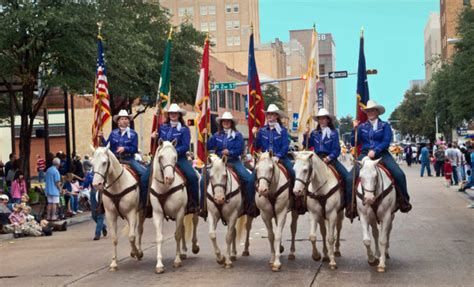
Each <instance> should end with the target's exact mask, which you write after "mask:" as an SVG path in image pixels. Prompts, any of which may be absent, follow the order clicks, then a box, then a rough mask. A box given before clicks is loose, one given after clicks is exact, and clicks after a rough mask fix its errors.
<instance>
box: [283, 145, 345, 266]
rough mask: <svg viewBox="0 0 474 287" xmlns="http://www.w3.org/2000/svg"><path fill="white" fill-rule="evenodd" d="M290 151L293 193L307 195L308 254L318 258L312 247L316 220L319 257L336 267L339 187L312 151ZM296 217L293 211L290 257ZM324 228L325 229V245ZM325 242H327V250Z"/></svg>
mask: <svg viewBox="0 0 474 287" xmlns="http://www.w3.org/2000/svg"><path fill="white" fill-rule="evenodd" d="M294 155H295V166H294V169H295V174H296V180H295V186H294V188H293V193H294V194H295V196H296V197H299V196H304V195H305V196H306V197H307V200H306V205H307V208H308V211H309V218H310V232H309V240H310V241H311V244H312V246H313V253H312V258H313V260H316V261H319V260H320V259H321V255H320V254H319V252H318V249H317V247H316V230H317V225H318V223H319V225H320V228H321V235H322V238H323V253H324V257H323V261H326V260H329V267H330V268H331V269H336V268H337V264H336V260H335V257H336V256H337V257H339V256H341V253H340V251H339V245H340V242H339V241H340V235H341V228H342V221H343V219H344V214H343V211H342V208H343V192H344V191H343V187H342V185H341V183H340V182H339V181H338V179H337V177H336V175H335V174H334V172H333V171H332V170H331V169H330V168H329V167H328V165H327V164H325V163H324V162H323V161H322V160H321V159H320V158H319V156H317V155H315V153H314V152H310V151H303V152H297V153H294ZM297 220H298V213H296V212H295V211H293V212H292V223H291V233H292V234H291V235H292V236H291V253H290V255H289V256H288V258H289V259H294V250H295V233H296V222H297ZM326 224H327V228H326ZM326 230H328V231H329V234H328V237H327V245H326ZM327 246H329V253H328V248H327Z"/></svg>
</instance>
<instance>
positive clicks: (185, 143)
mask: <svg viewBox="0 0 474 287" xmlns="http://www.w3.org/2000/svg"><path fill="white" fill-rule="evenodd" d="M158 138H160V139H162V140H164V141H173V140H174V139H176V140H177V143H176V152H177V153H178V156H185V155H186V152H187V151H188V150H189V143H190V142H191V133H190V132H189V128H188V127H187V126H185V125H182V126H181V129H180V130H179V131H178V129H177V127H172V126H171V125H170V124H169V123H167V124H162V125H161V126H160V131H159V133H158Z"/></svg>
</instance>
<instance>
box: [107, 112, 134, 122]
mask: <svg viewBox="0 0 474 287" xmlns="http://www.w3.org/2000/svg"><path fill="white" fill-rule="evenodd" d="M121 117H125V118H128V119H129V120H133V116H132V115H129V114H128V112H127V110H120V112H119V113H118V114H117V115H115V116H114V117H113V118H112V120H113V121H114V122H117V121H118V120H119V119H120V118H121Z"/></svg>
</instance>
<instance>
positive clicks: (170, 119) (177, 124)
mask: <svg viewBox="0 0 474 287" xmlns="http://www.w3.org/2000/svg"><path fill="white" fill-rule="evenodd" d="M165 115H166V121H165V123H163V124H162V125H160V129H159V131H158V133H156V132H154V133H153V134H152V137H154V138H158V139H162V140H164V141H173V140H176V141H177V142H176V146H175V148H176V152H177V153H178V161H177V162H176V165H177V166H178V167H179V169H180V170H181V171H182V172H183V174H184V176H185V177H186V187H187V189H188V191H189V192H190V194H191V196H192V198H191V199H190V200H189V202H188V211H189V212H197V211H198V207H199V178H198V175H197V173H196V170H195V169H194V168H193V166H192V165H191V163H190V162H189V160H188V159H187V157H186V152H187V151H189V145H190V141H191V133H190V132H189V128H188V127H187V126H186V124H185V123H184V120H183V117H184V116H185V115H186V111H185V110H183V109H181V108H180V107H179V106H178V105H177V104H171V106H170V107H169V109H168V110H167V111H166V112H165Z"/></svg>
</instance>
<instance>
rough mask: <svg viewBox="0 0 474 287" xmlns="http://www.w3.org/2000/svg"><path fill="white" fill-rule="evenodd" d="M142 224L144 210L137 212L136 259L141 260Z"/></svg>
mask: <svg viewBox="0 0 474 287" xmlns="http://www.w3.org/2000/svg"><path fill="white" fill-rule="evenodd" d="M144 224H145V213H144V211H140V212H139V213H138V254H137V259H138V260H141V259H142V258H143V250H142V237H143V225H144Z"/></svg>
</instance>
